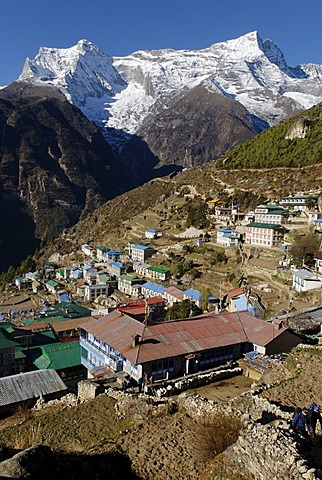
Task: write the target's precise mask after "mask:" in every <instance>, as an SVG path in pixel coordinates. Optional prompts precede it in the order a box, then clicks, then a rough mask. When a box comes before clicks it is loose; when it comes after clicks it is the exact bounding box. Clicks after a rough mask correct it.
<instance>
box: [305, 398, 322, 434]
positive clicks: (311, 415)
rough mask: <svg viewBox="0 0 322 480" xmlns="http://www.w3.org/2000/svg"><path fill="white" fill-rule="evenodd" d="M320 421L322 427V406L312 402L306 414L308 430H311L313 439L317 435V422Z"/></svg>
mask: <svg viewBox="0 0 322 480" xmlns="http://www.w3.org/2000/svg"><path fill="white" fill-rule="evenodd" d="M318 422H319V423H320V427H322V418H321V413H320V407H319V406H318V405H317V404H316V403H312V404H311V405H310V406H309V408H308V412H307V415H306V425H307V430H308V432H309V436H310V438H311V439H312V440H313V439H314V438H315V436H316V427H317V423H318Z"/></svg>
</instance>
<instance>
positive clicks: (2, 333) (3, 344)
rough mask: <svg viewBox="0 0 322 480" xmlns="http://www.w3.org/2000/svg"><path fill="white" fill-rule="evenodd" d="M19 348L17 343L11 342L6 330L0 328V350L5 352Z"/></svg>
mask: <svg viewBox="0 0 322 480" xmlns="http://www.w3.org/2000/svg"><path fill="white" fill-rule="evenodd" d="M17 346H19V343H17V342H15V341H14V340H12V339H11V338H10V337H9V335H8V332H6V330H4V329H2V328H0V350H5V349H7V348H15V347H17Z"/></svg>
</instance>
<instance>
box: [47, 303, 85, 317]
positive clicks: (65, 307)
mask: <svg viewBox="0 0 322 480" xmlns="http://www.w3.org/2000/svg"><path fill="white" fill-rule="evenodd" d="M90 314H91V311H90V310H89V309H88V308H85V307H81V306H80V305H76V303H71V302H60V303H56V304H55V305H51V306H50V307H48V309H47V311H46V316H48V317H51V316H56V315H62V316H63V317H65V318H66V317H67V318H77V317H88V316H90Z"/></svg>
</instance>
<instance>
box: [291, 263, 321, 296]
mask: <svg viewBox="0 0 322 480" xmlns="http://www.w3.org/2000/svg"><path fill="white" fill-rule="evenodd" d="M321 287H322V275H318V274H317V273H314V272H311V271H310V270H306V269H304V268H301V269H299V270H295V271H294V273H293V289H294V290H295V291H296V292H307V291H308V290H314V289H316V288H321Z"/></svg>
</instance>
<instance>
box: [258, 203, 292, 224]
mask: <svg viewBox="0 0 322 480" xmlns="http://www.w3.org/2000/svg"><path fill="white" fill-rule="evenodd" d="M288 215H289V213H288V211H287V210H285V208H283V207H281V206H280V205H274V204H268V205H258V207H256V208H255V219H254V221H255V222H256V223H269V224H275V225H281V224H282V223H285V221H286V219H287V217H288Z"/></svg>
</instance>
